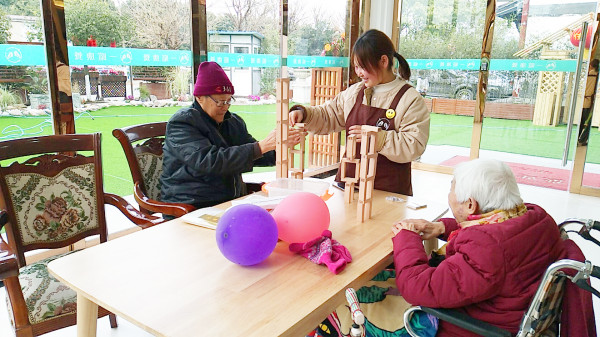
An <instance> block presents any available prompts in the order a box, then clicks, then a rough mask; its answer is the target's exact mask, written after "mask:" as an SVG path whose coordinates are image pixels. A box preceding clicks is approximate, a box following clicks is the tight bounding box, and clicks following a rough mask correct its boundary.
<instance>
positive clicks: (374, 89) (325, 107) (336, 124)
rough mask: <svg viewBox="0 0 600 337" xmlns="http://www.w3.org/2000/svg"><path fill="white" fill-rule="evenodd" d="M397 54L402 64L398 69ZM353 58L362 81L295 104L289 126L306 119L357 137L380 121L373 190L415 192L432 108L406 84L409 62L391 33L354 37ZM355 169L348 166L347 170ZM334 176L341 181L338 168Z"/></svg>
mask: <svg viewBox="0 0 600 337" xmlns="http://www.w3.org/2000/svg"><path fill="white" fill-rule="evenodd" d="M394 58H396V59H397V60H398V65H399V66H398V73H397V74H396V73H395V72H394V69H393V68H394V67H393V64H394ZM352 61H353V63H354V70H355V72H356V74H357V75H358V76H359V77H360V78H361V80H362V81H361V82H359V83H356V84H354V85H352V86H350V87H349V88H348V89H346V90H344V91H342V92H340V93H339V94H338V95H337V96H335V97H334V98H333V99H332V100H330V101H327V102H326V103H324V104H322V105H319V106H306V107H305V106H301V105H295V106H293V107H292V108H291V109H290V114H289V121H290V125H292V126H293V125H294V124H295V123H300V122H302V123H305V127H306V130H307V131H309V132H313V133H316V134H329V133H332V132H336V131H342V130H346V135H352V134H354V135H357V136H358V137H359V138H358V139H360V128H361V126H362V125H373V126H378V127H379V128H380V131H379V133H378V134H377V138H376V145H375V149H376V150H377V152H378V153H379V156H378V157H377V171H376V175H375V189H378V190H384V191H389V192H395V193H400V194H404V195H412V186H411V168H410V163H411V161H413V160H415V159H417V158H418V157H419V156H421V154H423V152H424V151H425V146H426V145H427V139H428V138H429V112H428V111H427V107H426V106H425V102H424V101H423V98H422V97H421V95H420V94H419V93H418V92H417V91H416V90H415V89H414V88H413V87H412V86H410V84H408V83H407V81H408V79H409V78H410V67H409V65H408V62H406V60H405V59H404V57H402V55H400V54H398V53H397V52H396V51H395V49H394V45H393V44H392V41H391V40H390V39H389V38H388V37H387V35H385V34H384V33H383V32H381V31H378V30H375V29H372V30H369V31H367V32H365V33H364V34H363V35H361V36H360V37H359V38H358V39H357V40H356V43H355V45H354V48H353V49H352ZM356 153H357V154H358V153H360V146H357V152H356ZM349 169H350V167H349ZM353 174H354V172H353V170H348V175H353ZM336 181H338V182H339V181H340V176H339V171H338V175H337V176H336Z"/></svg>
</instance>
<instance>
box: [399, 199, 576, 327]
mask: <svg viewBox="0 0 600 337" xmlns="http://www.w3.org/2000/svg"><path fill="white" fill-rule="evenodd" d="M526 206H527V212H526V213H525V214H523V215H522V216H519V217H517V218H513V219H509V220H507V221H504V222H502V223H498V224H486V225H479V226H472V227H467V228H465V229H461V230H460V232H458V234H457V235H455V236H454V237H453V238H452V240H451V241H450V242H449V243H448V245H447V246H446V254H447V255H446V259H445V260H444V261H443V262H442V263H441V264H440V265H439V266H437V267H429V266H428V265H427V255H426V254H425V251H424V249H423V243H422V240H421V238H420V237H419V235H417V234H416V233H414V232H411V231H408V230H402V231H400V233H398V235H396V236H395V237H394V238H393V243H394V263H395V266H396V284H397V286H398V290H399V291H400V293H401V294H402V296H404V298H405V299H406V301H408V302H409V303H411V304H413V305H423V306H427V307H434V308H458V309H460V310H462V311H464V312H465V313H466V314H468V315H470V316H472V317H474V318H477V319H480V320H483V321H486V322H489V323H490V324H493V325H495V326H498V327H500V328H502V329H505V330H508V331H510V332H512V333H516V332H517V331H518V330H519V323H520V321H521V319H522V317H523V315H524V313H525V310H526V309H527V307H528V306H529V303H530V301H531V299H532V298H533V296H534V294H535V291H536V289H537V287H538V285H539V282H540V281H541V277H542V275H543V274H544V271H545V270H546V268H547V267H548V266H549V265H550V264H551V263H552V262H554V261H556V260H557V259H559V258H560V257H562V256H564V254H565V246H564V243H563V241H562V239H561V237H560V233H559V231H558V227H557V225H556V223H555V222H554V220H553V219H552V217H550V215H548V214H547V213H546V211H544V210H543V209H542V208H541V207H539V206H537V205H532V204H526ZM442 221H443V222H444V225H445V226H446V232H445V234H444V238H447V237H448V235H449V234H450V233H451V232H452V231H453V230H455V229H457V228H458V224H457V223H456V221H455V220H454V219H442ZM437 336H461V337H464V336H476V335H475V334H473V333H471V332H468V331H466V330H463V329H461V328H459V327H457V326H455V325H452V324H450V323H447V322H442V321H440V326H439V329H438V334H437Z"/></svg>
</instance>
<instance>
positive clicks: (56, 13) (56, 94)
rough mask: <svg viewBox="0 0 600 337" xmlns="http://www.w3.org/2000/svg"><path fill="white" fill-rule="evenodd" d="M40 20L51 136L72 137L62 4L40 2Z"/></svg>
mask: <svg viewBox="0 0 600 337" xmlns="http://www.w3.org/2000/svg"><path fill="white" fill-rule="evenodd" d="M42 18H43V25H44V37H45V39H46V45H45V46H46V60H47V62H48V64H47V65H48V87H49V93H50V100H51V101H52V120H53V126H54V133H55V134H59V135H62V134H68V133H71V134H72V133H75V117H74V115H73V98H72V92H71V90H72V89H71V75H70V71H69V69H70V68H69V55H68V52H67V33H66V29H65V27H66V26H65V6H64V2H63V1H62V0H49V1H42ZM59 83H60V88H59ZM61 93H62V95H61Z"/></svg>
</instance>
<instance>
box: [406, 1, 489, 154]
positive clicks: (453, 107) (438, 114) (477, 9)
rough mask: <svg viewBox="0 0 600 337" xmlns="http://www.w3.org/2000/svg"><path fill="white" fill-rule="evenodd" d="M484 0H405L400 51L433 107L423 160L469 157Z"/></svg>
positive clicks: (418, 88) (428, 102)
mask: <svg viewBox="0 0 600 337" xmlns="http://www.w3.org/2000/svg"><path fill="white" fill-rule="evenodd" d="M484 20H485V2H482V1H474V0H456V1H444V0H405V1H403V3H402V20H401V24H402V26H401V32H400V41H399V46H398V51H399V53H400V54H402V55H403V56H404V57H405V58H406V59H407V60H408V62H409V64H410V67H411V72H412V76H411V83H412V84H413V86H414V87H415V88H416V89H417V90H418V91H419V92H421V95H423V97H424V98H425V102H426V103H427V106H428V108H429V109H430V111H431V129H430V136H429V142H428V145H427V149H426V151H425V153H424V154H423V156H422V157H421V159H420V161H421V162H422V163H426V164H435V165H443V166H453V165H455V164H456V163H457V162H460V161H462V160H465V158H468V157H469V152H470V145H471V134H472V126H473V113H474V111H475V95H476V93H477V83H478V70H479V58H480V55H481V44H482V34H483V26H484Z"/></svg>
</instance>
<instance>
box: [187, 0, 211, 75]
mask: <svg viewBox="0 0 600 337" xmlns="http://www.w3.org/2000/svg"><path fill="white" fill-rule="evenodd" d="M191 8H192V23H191V25H192V30H191V33H192V61H193V62H192V73H193V74H194V78H193V80H192V81H193V82H195V81H196V77H197V76H198V66H199V65H200V63H202V62H204V61H206V60H208V37H207V32H206V0H191Z"/></svg>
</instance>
